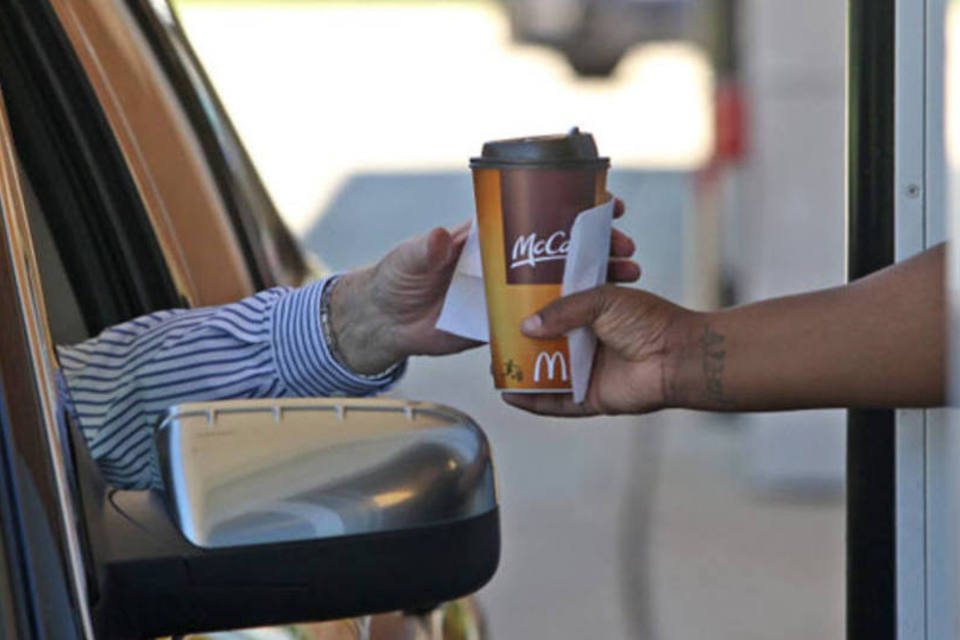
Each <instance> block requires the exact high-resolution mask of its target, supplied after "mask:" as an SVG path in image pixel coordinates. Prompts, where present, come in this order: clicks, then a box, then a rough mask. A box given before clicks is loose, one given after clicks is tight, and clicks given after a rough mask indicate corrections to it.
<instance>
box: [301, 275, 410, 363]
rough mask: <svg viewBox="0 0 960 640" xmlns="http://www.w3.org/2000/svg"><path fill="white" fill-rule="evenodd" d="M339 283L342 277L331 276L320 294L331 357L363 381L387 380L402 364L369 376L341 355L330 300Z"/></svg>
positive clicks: (322, 328) (321, 325) (321, 318)
mask: <svg viewBox="0 0 960 640" xmlns="http://www.w3.org/2000/svg"><path fill="white" fill-rule="evenodd" d="M339 282H340V276H331V277H330V280H329V281H328V282H327V284H326V286H325V287H324V288H323V291H321V292H320V328H321V330H322V331H323V341H324V342H325V343H326V344H327V350H328V351H329V352H330V357H331V358H333V360H334V361H335V362H336V363H337V364H339V365H340V366H341V367H342V368H343V369H345V370H347V371H349V372H350V374H351V375H353V376H356V377H358V378H360V379H362V380H381V379H382V378H385V377H386V376H388V375H390V374H391V373H393V372H394V371H395V370H396V368H397V367H399V366H400V363H399V362H395V363H394V364H392V365H390V366H389V367H387V368H386V369H384V370H383V371H381V372H380V373H376V374H373V375H367V374H366V373H357V372H356V371H354V370H353V369H352V368H351V367H350V366H348V365H347V361H346V360H345V359H344V357H343V354H342V353H340V347H339V345H338V344H337V338H336V336H335V335H334V332H333V321H332V319H331V317H330V316H331V314H330V299H331V298H332V297H333V289H334V287H336V286H337V284H339Z"/></svg>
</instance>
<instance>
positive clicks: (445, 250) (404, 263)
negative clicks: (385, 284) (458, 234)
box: [391, 227, 452, 275]
mask: <svg viewBox="0 0 960 640" xmlns="http://www.w3.org/2000/svg"><path fill="white" fill-rule="evenodd" d="M451 244H452V241H451V238H450V233H449V232H448V231H447V230H446V229H444V228H442V227H437V228H436V229H434V230H432V231H431V232H430V233H427V234H425V235H422V236H419V237H417V238H412V239H410V240H407V241H406V242H404V243H402V244H401V245H399V246H398V247H397V248H396V249H395V250H394V252H393V253H392V254H391V258H392V259H394V260H395V261H396V262H395V263H394V264H396V265H397V266H398V267H399V269H400V270H401V271H402V272H405V273H409V274H413V275H418V274H424V273H429V272H430V271H432V270H433V269H436V268H438V267H439V266H443V265H446V263H447V262H449V260H450V254H451Z"/></svg>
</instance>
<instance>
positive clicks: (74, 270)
mask: <svg viewBox="0 0 960 640" xmlns="http://www.w3.org/2000/svg"><path fill="white" fill-rule="evenodd" d="M0 82H2V83H3V85H4V86H5V87H6V91H5V95H6V107H7V114H8V117H9V122H10V129H11V132H12V137H13V143H14V145H15V148H16V149H17V155H18V156H19V158H20V161H21V163H22V165H23V169H24V171H25V172H26V174H27V175H28V176H30V178H31V180H32V181H34V186H35V187H36V188H37V191H38V195H39V197H40V200H41V206H42V207H43V209H44V210H45V212H47V214H48V216H53V217H55V219H56V224H53V223H51V229H52V231H53V232H54V236H55V239H56V240H57V244H58V247H59V249H60V253H61V257H62V258H63V259H64V260H65V264H66V267H67V270H68V272H69V273H70V274H71V278H72V282H71V284H72V285H73V287H74V289H75V291H76V293H77V296H78V298H79V299H80V302H81V307H82V313H83V316H84V318H85V320H86V323H87V325H88V330H89V331H90V333H92V334H95V333H98V332H99V331H100V330H102V329H103V328H106V327H107V326H110V325H112V324H116V323H117V322H121V321H124V320H128V319H130V318H133V317H136V316H138V315H142V314H144V313H149V312H151V311H155V310H158V309H165V308H170V307H175V306H183V303H184V301H185V296H184V294H183V292H182V290H181V289H180V288H179V287H178V286H177V284H176V283H175V281H174V279H173V276H172V274H171V273H170V270H169V269H168V265H167V262H166V260H165V256H164V253H163V251H162V249H161V247H160V245H159V241H158V239H157V236H156V232H155V230H154V228H153V226H152V225H151V222H150V218H149V216H148V215H147V213H146V211H145V209H144V206H143V202H142V200H141V198H140V195H139V192H138V190H137V188H136V185H135V183H134V181H133V178H132V176H131V175H130V172H129V170H128V168H127V165H126V162H125V160H124V157H123V155H122V153H121V151H120V149H119V147H118V145H117V142H116V140H115V138H114V136H113V133H112V131H111V129H110V127H109V125H108V124H107V121H106V118H105V116H104V114H103V111H102V109H101V106H100V104H99V102H98V101H97V99H96V96H95V94H94V92H93V90H92V88H91V86H90V83H89V81H88V80H87V78H86V75H85V74H84V73H83V70H82V67H81V66H80V63H79V62H78V60H77V58H76V56H75V54H74V51H73V49H72V47H71V46H70V44H69V41H68V39H67V38H66V35H65V34H64V32H63V30H62V29H61V28H60V26H59V22H58V21H57V19H56V16H55V14H54V13H53V11H52V9H51V7H50V6H49V4H48V3H47V2H46V0H4V1H3V2H2V3H0ZM18 138H19V140H18ZM51 173H55V174H56V179H51V178H50V174H51ZM94 257H95V258H96V259H95V260H94V259H93V258H94Z"/></svg>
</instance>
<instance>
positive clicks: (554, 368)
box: [533, 351, 570, 382]
mask: <svg viewBox="0 0 960 640" xmlns="http://www.w3.org/2000/svg"><path fill="white" fill-rule="evenodd" d="M544 365H546V369H547V379H548V380H554V379H556V374H557V373H558V372H559V373H560V380H562V381H563V382H567V381H569V380H570V375H569V372H568V371H567V359H566V358H564V357H563V352H562V351H554V352H553V353H547V352H546V351H541V352H540V353H539V354H537V360H536V362H535V363H534V365H533V381H534V382H540V378H541V375H540V374H541V372H542V370H543V367H544ZM558 365H559V366H558Z"/></svg>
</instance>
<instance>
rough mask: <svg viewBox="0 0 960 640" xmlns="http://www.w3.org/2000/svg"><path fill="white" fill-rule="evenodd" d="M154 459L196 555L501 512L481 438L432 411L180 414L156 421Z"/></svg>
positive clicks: (314, 404) (414, 407)
mask: <svg viewBox="0 0 960 640" xmlns="http://www.w3.org/2000/svg"><path fill="white" fill-rule="evenodd" d="M157 449H158V452H159V459H160V463H161V469H162V473H163V478H164V483H165V486H166V488H167V496H168V501H169V507H170V511H171V515H172V516H173V518H174V521H175V522H176V524H177V525H178V526H179V528H180V531H181V532H182V533H183V535H184V537H185V538H187V540H189V541H190V542H191V543H193V544H195V545H197V546H199V547H203V548H222V547H231V546H243V545H251V544H272V543H279V542H289V541H295V540H311V539H326V538H335V537H342V536H354V535H361V534H371V533H383V532H388V531H396V530H410V529H417V528H420V527H424V526H429V525H434V524H440V523H443V522H449V521H454V520H458V519H466V518H471V517H473V516H478V515H482V514H484V513H489V512H490V511H492V510H494V509H495V508H496V506H497V499H496V492H495V487H494V477H493V464H492V461H491V457H490V448H489V445H488V444H487V441H486V438H485V437H484V435H483V433H482V432H481V431H480V429H479V428H478V427H477V425H476V424H474V422H473V421H472V420H471V419H470V418H469V417H468V416H466V415H464V414H462V413H460V412H458V411H454V410H452V409H449V408H446V407H441V406H439V405H434V404H425V403H412V402H405V401H398V400H385V399H350V400H346V399H310V400H301V399H283V400H240V401H226V402H212V403H197V404H185V405H181V406H177V407H173V408H172V409H170V410H169V411H168V412H167V413H166V415H165V417H164V418H163V420H162V421H161V423H160V426H159V428H158V430H157Z"/></svg>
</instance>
